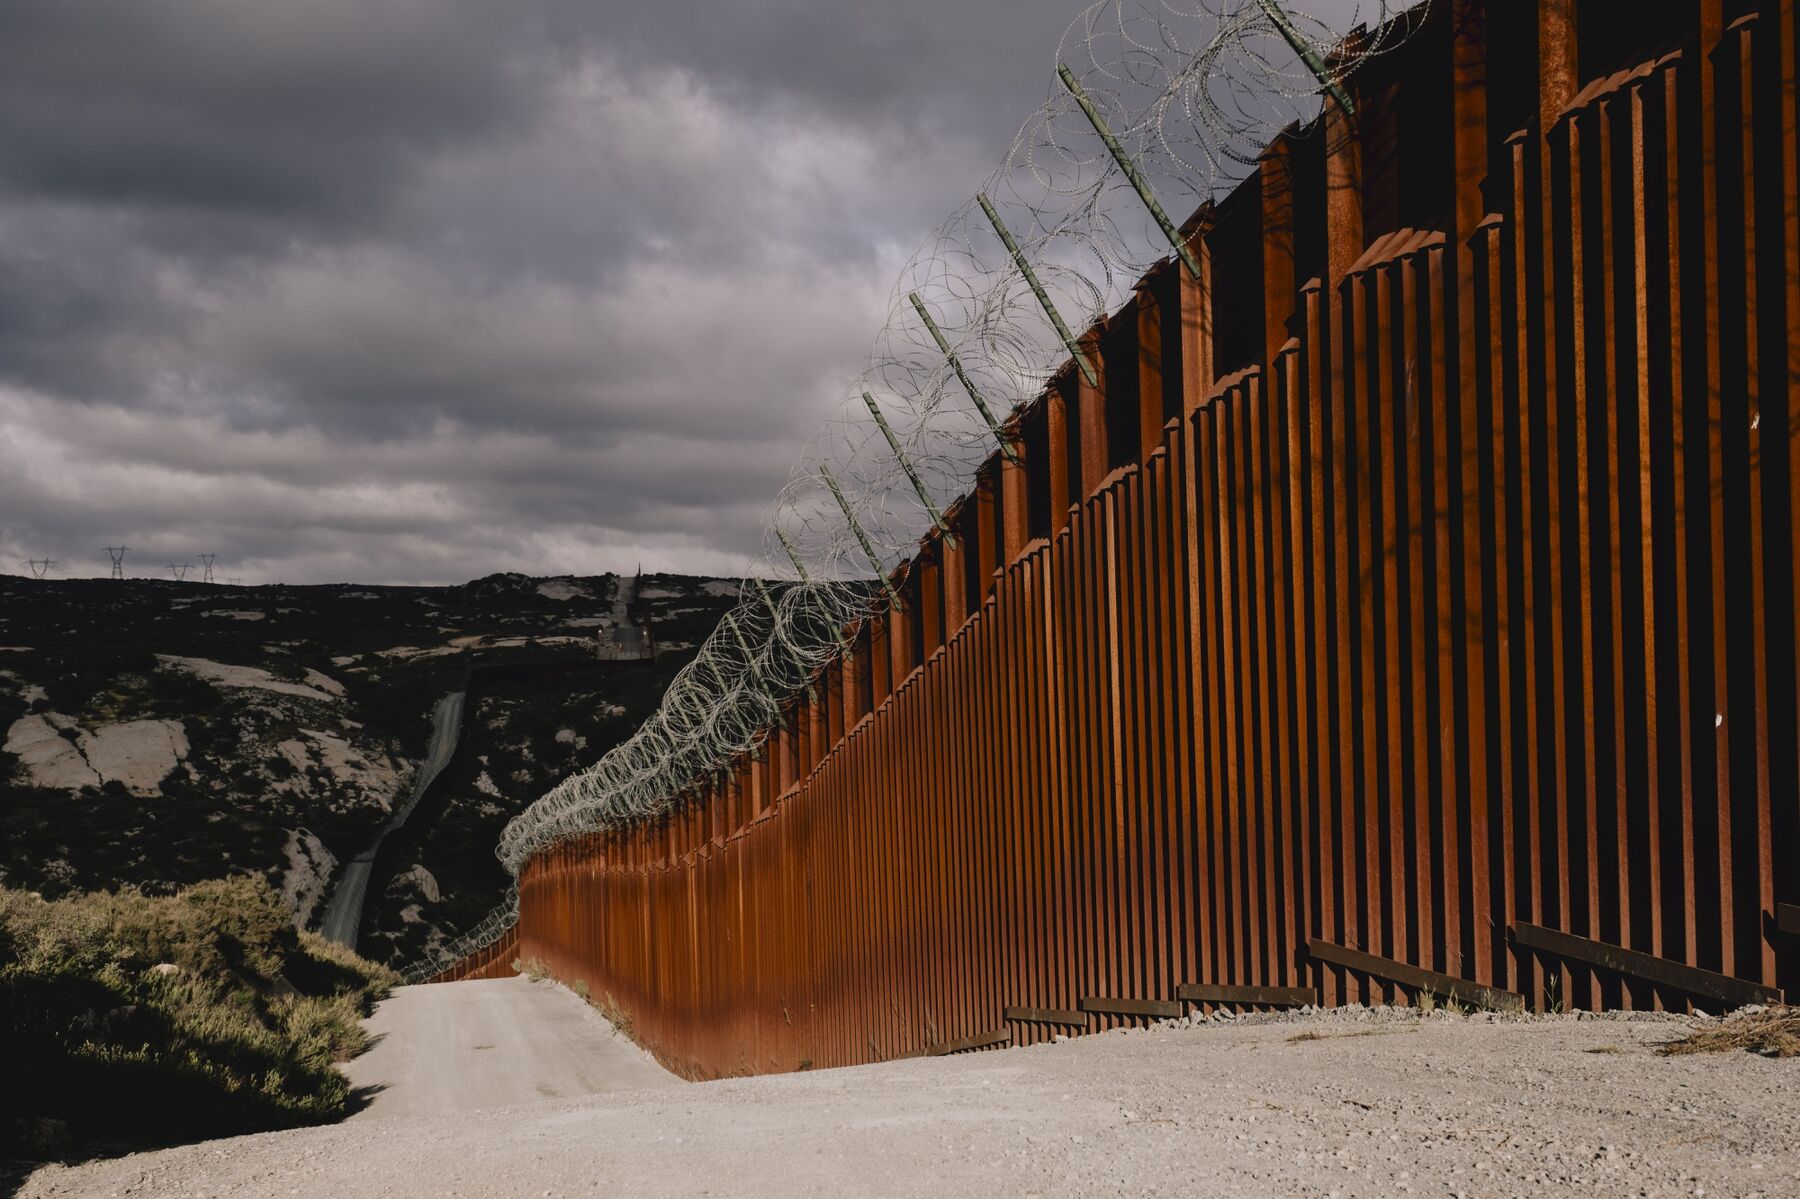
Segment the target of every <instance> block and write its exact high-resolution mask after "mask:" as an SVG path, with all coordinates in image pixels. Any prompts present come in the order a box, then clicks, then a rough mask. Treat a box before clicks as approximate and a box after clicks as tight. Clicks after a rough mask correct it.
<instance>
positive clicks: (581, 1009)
mask: <svg viewBox="0 0 1800 1199" xmlns="http://www.w3.org/2000/svg"><path fill="white" fill-rule="evenodd" d="M367 1027H368V1030H369V1032H370V1034H371V1035H372V1036H373V1037H374V1038H375V1044H374V1045H373V1046H372V1047H371V1048H370V1049H369V1051H368V1052H367V1053H365V1054H363V1055H362V1056H361V1057H359V1058H357V1059H355V1060H354V1061H351V1062H346V1063H345V1064H344V1073H345V1074H347V1075H349V1076H350V1081H351V1082H352V1083H353V1084H354V1085H355V1086H356V1088H357V1089H358V1091H360V1092H361V1093H362V1094H363V1096H364V1097H366V1099H367V1100H368V1106H367V1107H364V1108H363V1109H362V1110H361V1111H358V1112H357V1113H356V1114H354V1115H352V1116H351V1117H350V1119H351V1120H353V1121H363V1120H388V1119H393V1118H396V1117H402V1116H405V1117H412V1116H442V1115H448V1114H450V1113H452V1112H465V1111H473V1110H476V1109H479V1108H486V1107H506V1106H508V1105H510V1104H520V1103H535V1102H537V1101H538V1100H540V1099H560V1098H567V1099H573V1098H576V1097H577V1096H581V1095H598V1094H600V1093H602V1092H605V1091H623V1090H637V1089H640V1088H645V1087H661V1086H681V1085H683V1084H682V1082H681V1080H680V1079H679V1078H676V1077H675V1076H674V1075H673V1074H670V1073H669V1072H668V1071H667V1070H664V1069H663V1068H662V1067H661V1066H659V1065H657V1064H656V1059H654V1058H652V1057H651V1056H650V1055H649V1054H647V1053H645V1052H644V1051H643V1050H642V1049H639V1048H638V1047H637V1046H636V1045H634V1044H632V1043H631V1042H630V1041H629V1040H627V1039H626V1038H624V1037H622V1036H618V1035H617V1034H615V1033H614V1032H613V1027H612V1025H610V1024H608V1023H607V1022H606V1020H605V1019H604V1018H602V1017H601V1015H600V1014H599V1013H598V1012H596V1011H595V1010H594V1009H593V1008H591V1007H589V1006H588V1005H587V1004H585V1003H583V1002H582V1001H581V1000H580V999H579V998H577V997H576V996H575V994H574V993H573V992H572V991H568V990H566V989H564V988H562V987H558V986H551V985H549V984H547V983H532V982H529V981H527V980H526V979H523V978H507V979H488V980H484V981H479V982H466V983H445V984H442V985H439V986H422V987H397V988H395V990H394V994H393V996H392V997H391V998H389V999H386V1000H384V1001H382V1003H381V1004H380V1005H379V1006H377V1007H376V1009H375V1014H374V1015H373V1016H371V1017H370V1018H369V1020H368V1022H367Z"/></svg>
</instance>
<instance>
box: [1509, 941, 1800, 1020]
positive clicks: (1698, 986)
mask: <svg viewBox="0 0 1800 1199" xmlns="http://www.w3.org/2000/svg"><path fill="white" fill-rule="evenodd" d="M1512 940H1513V944H1515V945H1521V946H1524V947H1525V948H1526V949H1535V950H1537V951H1538V952H1539V953H1547V954H1549V955H1551V956H1552V957H1559V958H1567V959H1569V960H1571V961H1577V962H1586V963H1587V964H1588V965H1590V966H1599V967H1601V968H1602V969H1604V970H1611V971H1614V972H1615V973H1618V974H1627V975H1630V976H1631V977H1632V978H1639V979H1643V980H1644V981H1645V982H1649V983H1655V984H1657V985H1658V986H1664V987H1673V988H1674V989H1675V990H1677V991H1684V992H1686V993H1687V994H1689V995H1699V996H1701V997H1703V998H1706V999H1717V1000H1721V1001H1722V1002H1725V1003H1732V1004H1738V1005H1742V1004H1746V1003H1780V1002H1781V992H1780V991H1778V990H1776V989H1775V988H1774V987H1766V986H1764V985H1763V984H1761V983H1756V982H1751V981H1750V980H1749V979H1747V978H1733V977H1732V976H1731V975H1729V974H1716V973H1714V972H1713V971H1711V970H1702V969H1700V968H1699V967H1698V966H1688V965H1685V964H1683V963H1681V962H1671V961H1669V959H1667V958H1659V957H1656V956H1655V955H1653V954H1648V953H1639V952H1638V951H1637V950H1635V949H1626V948H1624V947H1623V946H1620V945H1609V944H1607V943H1606V942H1605V941H1595V940H1591V939H1590V938H1588V937H1580V936H1576V935H1575V934H1574V933H1565V932H1563V931H1561V930H1560V929H1554V928H1544V927H1542V926H1540V925H1536V924H1525V923H1523V922H1521V921H1514V922H1513V925H1512Z"/></svg>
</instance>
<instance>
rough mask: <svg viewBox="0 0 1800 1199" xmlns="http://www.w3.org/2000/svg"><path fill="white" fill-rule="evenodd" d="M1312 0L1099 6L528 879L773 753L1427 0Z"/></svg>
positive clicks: (521, 845) (545, 834) (915, 276)
mask: <svg viewBox="0 0 1800 1199" xmlns="http://www.w3.org/2000/svg"><path fill="white" fill-rule="evenodd" d="M1314 4H1315V7H1316V9H1317V10H1318V11H1317V14H1309V13H1306V12H1303V11H1300V10H1298V9H1296V8H1295V7H1293V6H1292V5H1290V4H1287V3H1281V2H1278V0H1099V2H1098V3H1095V4H1092V5H1090V6H1089V7H1088V8H1087V9H1085V10H1084V11H1083V12H1082V13H1081V14H1080V16H1078V17H1077V18H1076V19H1075V20H1074V21H1073V22H1072V23H1071V24H1070V26H1069V28H1068V30H1067V32H1065V34H1064V35H1063V38H1062V41H1061V44H1060V46H1059V48H1058V55H1057V71H1056V74H1055V76H1054V78H1053V81H1052V83H1051V85H1050V89H1049V94H1048V95H1047V97H1046V98H1045V100H1044V103H1043V104H1042V105H1041V106H1040V107H1039V108H1038V109H1037V111H1036V112H1034V113H1033V114H1032V115H1031V116H1030V117H1029V118H1028V119H1027V120H1026V121H1025V122H1024V124H1023V125H1022V126H1021V127H1020V129H1019V132H1018V134H1017V136H1016V137H1015V138H1014V139H1013V142H1012V145H1011V146H1010V147H1009V149H1008V150H1007V152H1006V154H1005V156H1004V157H1003V158H1002V159H1001V161H1000V163H999V165H998V166H997V167H995V169H994V171H993V172H992V173H991V174H990V175H989V176H988V178H987V179H986V181H985V182H984V184H983V186H982V187H981V189H980V190H979V191H978V192H977V193H976V195H975V196H972V197H971V198H970V199H969V200H968V202H967V203H965V204H963V205H962V206H961V207H960V208H958V209H957V210H956V211H955V212H953V213H951V214H950V216H949V217H948V218H947V219H945V220H944V222H943V223H942V224H940V225H939V226H938V227H937V228H936V229H934V230H933V231H932V232H931V233H930V235H929V236H927V237H926V238H925V240H924V242H923V244H922V245H921V246H920V248H919V249H918V251H917V252H916V253H915V254H914V255H913V257H912V258H911V259H910V260H909V262H908V263H907V265H906V267H905V268H904V269H903V270H902V271H901V273H900V277H899V280H898V281H897V282H896V284H895V287H894V291H893V294H892V297H891V299H890V302H889V306H888V318H887V323H886V325H884V326H883V328H882V329H881V331H880V333H879V334H877V336H876V338H875V343H874V346H873V348H872V350H871V352H870V354H869V358H868V363H867V365H866V366H865V367H864V369H863V371H862V373H861V375H860V376H859V377H858V378H856V379H855V380H853V381H852V382H851V383H850V384H849V385H848V386H847V387H846V388H845V389H844V395H843V398H842V400H841V402H840V403H839V404H838V405H837V408H836V410H835V412H834V415H833V416H832V417H831V418H830V419H829V420H828V421H827V422H826V424H825V425H824V427H823V428H821V429H820V430H819V432H818V433H817V434H816V435H815V436H814V437H813V439H812V440H811V441H810V442H809V443H808V444H807V446H806V448H805V450H804V452H803V453H802V455H801V458H800V461H799V462H798V464H797V465H796V466H795V467H794V469H793V471H792V472H791V474H790V476H789V479H788V482H787V484H786V485H785V486H784V487H783V488H782V489H781V491H780V493H779V494H778V495H777V497H776V499H775V501H774V503H773V505H772V506H771V508H770V510H769V512H768V514H767V516H766V518H765V523H764V529H765V537H764V547H763V552H762V556H761V559H760V561H758V562H756V563H754V564H753V565H752V566H751V568H750V570H749V571H748V572H747V574H746V577H745V579H744V581H743V583H742V584H741V585H740V586H739V595H738V603H737V605H736V607H735V608H734V609H733V610H732V611H730V612H729V613H727V614H726V616H725V617H724V618H723V619H722V620H721V622H720V623H719V625H718V627H717V628H715V629H714V631H713V632H712V633H711V635H710V636H708V638H707V639H706V641H705V642H704V643H703V644H702V645H701V646H700V648H699V650H698V652H697V653H696V654H695V656H694V658H693V660H692V661H690V662H688V663H687V664H686V665H685V666H683V667H682V669H681V670H680V671H679V672H678V673H677V674H676V676H675V678H674V679H673V680H672V681H671V682H670V684H669V687H668V690H667V691H666V692H665V693H664V696H663V699H662V702H661V705H660V706H659V707H658V708H657V710H656V711H655V713H653V714H652V715H651V716H650V717H649V719H647V720H646V721H645V722H644V724H643V726H642V727H641V728H639V729H638V730H637V732H636V733H634V734H633V735H632V736H631V737H630V738H628V739H627V740H626V741H624V742H622V743H621V744H619V745H617V746H615V747H614V748H613V749H612V750H610V751H609V752H607V753H606V754H605V755H604V756H603V757H602V758H601V759H600V760H599V761H598V762H596V763H595V764H594V765H593V766H591V767H589V768H588V769H586V770H583V771H581V772H580V773H578V774H575V775H572V776H570V777H569V778H567V779H565V780H563V782H561V783H560V784H558V785H557V786H556V787H554V788H553V789H551V790H550V791H549V792H547V793H546V794H545V795H543V796H542V797H541V798H540V799H538V800H537V801H536V802H535V803H533V804H532V805H531V806H530V807H528V808H526V809H525V810H524V811H523V812H521V813H520V814H519V815H518V816H517V817H515V818H514V819H513V820H512V821H511V822H510V823H509V824H507V826H506V827H505V829H504V830H503V831H502V833H501V836H500V844H499V847H498V849H497V851H496V852H497V854H498V856H499V858H500V860H501V862H502V863H503V864H504V865H505V867H506V869H507V870H508V871H509V872H510V873H511V874H512V875H513V876H514V878H515V880H516V879H517V877H518V875H519V872H520V871H521V870H522V869H523V868H524V865H525V863H526V862H527V861H528V860H529V859H530V858H531V857H532V855H533V854H535V853H537V852H538V851H540V850H542V849H544V848H546V847H548V846H550V845H553V844H556V843H557V842H559V841H562V840H565V839H568V838H570V837H575V836H580V835H583V834H588V833H595V832H601V831H605V830H608V829H614V828H618V827H620V826H623V825H627V824H631V823H635V822H638V821H643V820H649V819H654V818H656V817H658V816H660V815H663V814H665V813H668V812H670V811H671V810H673V809H674V808H675V807H676V806H678V804H679V803H680V802H681V800H682V798H683V797H684V796H686V795H689V794H691V793H692V792H693V791H694V790H695V789H696V788H698V787H699V786H701V785H703V784H704V783H706V782H707V781H708V780H710V779H714V778H718V777H720V776H721V774H722V772H723V771H725V770H726V769H727V767H728V766H729V765H730V764H731V763H732V762H733V761H734V760H736V759H737V758H738V757H739V756H740V755H742V754H746V753H754V752H756V751H757V750H758V749H759V747H760V746H761V744H762V743H763V741H764V740H765V739H766V738H767V736H768V735H769V733H770V732H771V730H772V729H773V728H774V727H776V726H777V725H778V724H779V722H780V721H781V720H782V719H783V704H784V702H785V701H786V700H787V699H788V698H789V697H790V696H793V695H795V694H797V693H800V692H802V691H806V690H808V689H809V688H810V686H811V679H812V678H813V676H814V675H815V674H817V672H818V671H819V670H820V669H821V668H823V667H825V666H826V665H827V664H829V663H830V661H831V660H832V659H833V658H835V657H838V656H840V655H842V654H844V653H845V652H847V650H848V648H849V647H848V643H847V641H846V639H845V635H844V630H845V629H846V628H847V627H849V626H852V625H854V624H855V623H856V622H858V621H860V620H862V619H863V618H865V617H867V616H870V615H871V614H873V613H874V612H876V611H878V610H879V609H880V608H881V607H882V606H884V605H887V604H890V603H895V602H897V597H896V593H895V591H894V590H893V588H892V587H891V586H889V575H890V573H891V572H894V571H897V570H899V569H901V568H903V567H905V566H907V565H908V564H909V563H910V561H911V559H912V555H913V554H914V553H915V552H916V550H917V548H918V546H919V543H920V539H921V537H922V536H923V535H924V534H925V533H926V532H928V531H929V530H930V529H931V528H932V527H934V526H937V527H940V528H942V527H944V525H943V518H942V516H941V513H942V512H943V511H944V509H945V508H947V507H948V506H949V504H950V502H951V501H953V500H954V499H956V498H957V497H959V496H961V495H962V494H963V493H964V491H965V490H966V489H967V488H968V486H969V484H970V481H971V480H972V479H973V478H974V476H975V473H976V471H977V469H978V468H979V467H980V466H981V464H982V463H983V462H984V461H985V460H986V459H987V458H988V457H989V456H990V455H991V454H992V453H994V452H995V451H996V450H999V451H1000V452H1002V453H1008V454H1010V453H1011V450H1010V446H1009V443H1008V440H1007V438H1006V437H1005V435H1004V429H1005V427H1006V422H1007V420H1008V419H1009V418H1010V417H1011V416H1012V414H1013V413H1014V412H1015V411H1017V410H1018V409H1020V408H1022V407H1023V406H1025V405H1027V404H1029V403H1030V402H1031V401H1032V400H1034V399H1035V398H1036V397H1037V396H1038V395H1039V394H1040V393H1041V392H1042V390H1043V388H1044V386H1045V385H1046V384H1047V383H1048V382H1049V380H1050V379H1051V378H1053V377H1054V376H1055V375H1056V374H1057V373H1058V372H1059V371H1060V370H1061V369H1063V368H1064V366H1065V364H1067V363H1068V362H1069V361H1070V360H1071V359H1073V360H1074V362H1075V365H1076V367H1077V368H1079V369H1081V370H1083V371H1084V372H1086V371H1090V370H1091V364H1090V363H1089V362H1088V361H1087V360H1086V358H1085V356H1084V355H1083V353H1082V351H1081V349H1080V347H1079V345H1078V343H1077V341H1076V339H1077V338H1078V337H1079V336H1080V335H1081V333H1082V332H1083V331H1085V330H1086V329H1088V328H1089V327H1090V326H1092V325H1093V324H1094V323H1095V322H1096V321H1099V320H1102V319H1104V318H1105V317H1106V315H1107V314H1108V313H1109V312H1111V311H1112V310H1113V309H1114V308H1116V307H1117V306H1118V305H1119V304H1121V303H1123V300H1124V298H1125V297H1126V296H1127V295H1128V294H1129V291H1130V289H1131V287H1132V286H1133V285H1134V284H1135V283H1136V282H1137V280H1138V279H1139V278H1141V277H1142V276H1143V275H1144V274H1145V273H1146V272H1147V271H1148V270H1149V269H1150V268H1152V267H1153V266H1155V265H1156V264H1157V263H1159V262H1160V261H1161V260H1163V259H1166V258H1169V257H1170V256H1171V255H1172V254H1174V255H1176V256H1177V257H1180V258H1181V259H1182V261H1183V262H1184V263H1185V264H1186V267H1187V268H1191V267H1192V262H1191V261H1190V260H1189V259H1188V258H1187V257H1186V252H1185V249H1184V248H1183V247H1182V246H1181V244H1180V242H1179V238H1178V234H1177V232H1176V230H1175V228H1174V226H1173V224H1172V223H1171V220H1170V216H1169V214H1170V213H1174V214H1177V217H1176V219H1179V218H1180V217H1181V216H1185V214H1187V213H1189V212H1192V211H1193V210H1194V209H1195V208H1197V207H1198V206H1199V205H1200V204H1201V203H1203V202H1205V201H1207V200H1211V199H1217V198H1219V197H1220V196H1222V195H1224V194H1225V193H1227V192H1229V191H1230V190H1231V189H1232V188H1233V187H1235V186H1236V185H1237V184H1238V183H1239V182H1241V181H1242V180H1243V179H1244V178H1245V177H1246V176H1247V175H1248V174H1250V172H1251V171H1252V170H1253V169H1254V168H1255V165H1256V163H1257V162H1258V160H1259V158H1260V157H1261V155H1262V154H1263V152H1264V150H1265V148H1266V147H1267V146H1268V145H1269V143H1270V142H1272V141H1273V140H1274V139H1275V137H1276V136H1277V135H1278V134H1279V133H1280V132H1281V131H1282V130H1283V129H1284V128H1286V127H1287V126H1289V125H1290V124H1293V123H1296V122H1298V123H1300V124H1302V125H1304V124H1306V123H1307V122H1309V121H1311V120H1312V119H1313V118H1315V117H1316V116H1317V115H1318V114H1319V112H1320V105H1321V102H1322V99H1323V97H1324V96H1326V95H1330V96H1334V97H1336V99H1337V102H1338V103H1340V104H1342V105H1344V106H1345V107H1346V108H1348V107H1349V104H1350V101H1349V99H1348V97H1346V96H1345V95H1344V94H1343V92H1342V90H1341V88H1340V83H1341V81H1342V80H1344V79H1345V78H1346V77H1347V76H1348V75H1349V74H1350V73H1351V72H1352V71H1354V70H1355V69H1356V68H1357V67H1358V66H1359V65H1360V64H1362V63H1363V62H1365V61H1366V60H1368V59H1369V58H1370V57H1372V56H1376V55H1380V54H1385V53H1388V52H1390V51H1392V50H1393V49H1394V47H1395V46H1397V45H1399V44H1400V43H1401V42H1402V41H1403V40H1404V38H1405V36H1406V35H1407V33H1409V32H1410V31H1411V30H1412V29H1414V28H1416V27H1417V26H1418V24H1419V21H1418V19H1417V18H1418V17H1420V16H1422V15H1423V13H1424V11H1425V9H1426V8H1427V7H1428V4H1429V0H1427V3H1422V4H1418V5H1412V4H1409V3H1394V2H1390V0H1314ZM1408 8H1410V9H1413V11H1412V12H1411V13H1409V14H1408V16H1407V18H1406V19H1395V18H1396V17H1397V15H1398V14H1399V13H1400V12H1401V10H1403V9H1408ZM1327 17H1329V18H1330V19H1327ZM1089 377H1090V380H1091V379H1092V377H1093V376H1092V375H1091V374H1090V376H1089ZM945 531H946V533H947V532H948V529H946V530H945ZM517 918H518V890H517V886H516V882H515V885H514V887H513V888H512V889H511V890H509V892H508V894H507V897H506V899H505V901H503V902H502V903H501V905H500V906H499V907H497V908H495V909H494V910H493V911H492V912H490V913H489V914H488V915H487V917H486V918H484V919H483V920H482V922H481V923H480V924H479V925H477V926H476V927H475V928H473V929H470V930H468V931H467V932H465V933H463V934H462V935H461V936H459V937H457V938H456V939H455V940H453V941H450V942H447V943H445V944H443V945H441V946H439V947H437V948H436V949H434V950H433V951H432V952H430V953H429V954H427V956H426V957H425V958H424V959H422V960H421V961H419V962H417V963H415V964H414V965H413V966H412V967H411V968H410V969H409V970H407V971H406V977H407V978H408V980H409V981H423V980H424V979H427V978H430V977H432V976H434V975H436V974H438V973H441V972H442V971H443V970H445V969H447V968H448V967H449V966H451V965H453V964H454V963H455V962H457V961H460V960H461V959H462V958H464V957H466V956H468V955H469V954H471V953H474V952H477V951H479V950H480V949H482V948H484V947H486V946H487V945H490V944H492V943H493V942H494V941H495V940H496V939H498V938H499V937H500V936H502V935H504V933H505V932H506V930H507V929H509V928H511V927H512V925H513V924H514V922H516V920H517Z"/></svg>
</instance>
